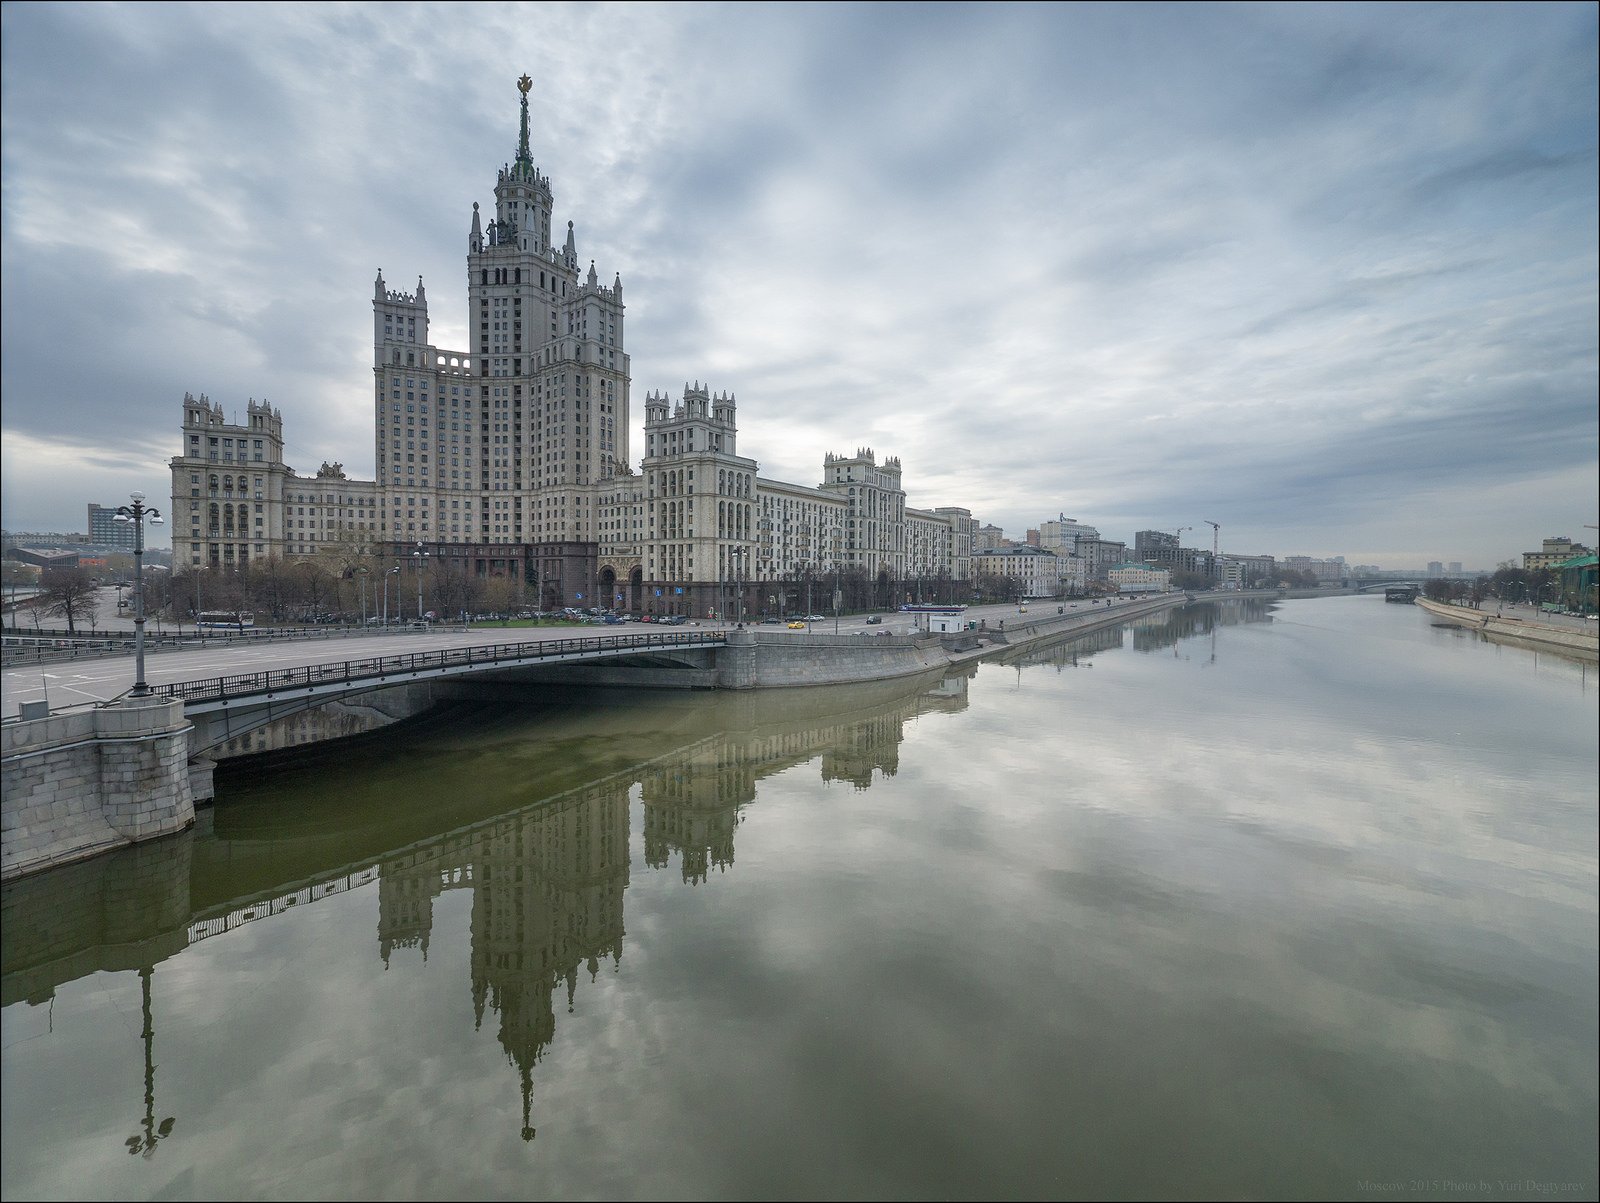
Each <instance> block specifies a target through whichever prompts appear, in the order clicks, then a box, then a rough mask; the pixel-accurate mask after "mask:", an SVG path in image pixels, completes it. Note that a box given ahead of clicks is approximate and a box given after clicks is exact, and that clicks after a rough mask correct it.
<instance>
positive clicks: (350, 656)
mask: <svg viewBox="0 0 1600 1203" xmlns="http://www.w3.org/2000/svg"><path fill="white" fill-rule="evenodd" d="M1057 604H1060V603H1055V602H1048V603H1034V604H1032V605H1030V606H1029V613H1028V614H1027V615H1023V614H1020V613H1019V612H1018V610H1017V607H1016V606H1014V605H1005V606H974V607H971V608H969V609H968V610H967V617H968V618H969V619H970V620H973V621H977V620H984V621H987V622H988V623H990V625H996V624H998V623H999V622H1001V621H1003V620H1005V619H1007V618H1012V619H1017V618H1022V617H1037V616H1039V615H1041V614H1044V613H1048V612H1050V611H1051V610H1053V608H1054V607H1055V606H1056V605H1057ZM1065 605H1066V606H1067V607H1068V609H1069V611H1070V610H1072V609H1091V608H1094V607H1093V606H1092V605H1091V603H1089V602H1087V601H1083V602H1075V603H1074V602H1067V603H1065ZM1102 608H1103V607H1102ZM882 617H883V622H882V623H881V624H870V625H869V624H868V623H867V620H866V615H851V616H847V617H841V618H840V619H839V623H838V630H839V632H840V633H841V634H848V633H853V632H856V631H871V632H879V631H883V632H887V633H892V634H907V633H909V632H910V631H911V630H912V627H913V624H912V622H911V620H910V619H909V618H907V617H906V616H905V615H902V614H898V613H893V612H889V611H885V612H883V615H882ZM128 625H129V626H130V627H131V625H132V624H131V623H129V624H128ZM733 625H735V624H732V623H720V622H700V623H691V624H689V625H686V626H682V627H657V626H656V625H655V624H653V623H636V622H630V623H622V624H620V625H616V626H576V627H502V626H500V625H499V624H497V623H481V624H474V625H472V626H471V627H468V628H466V629H465V630H463V629H462V628H460V627H443V626H441V627H435V628H434V629H432V630H428V631H397V632H392V633H391V632H383V633H374V634H359V635H355V636H353V637H351V638H348V639H319V640H314V641H311V640H308V641H305V642H301V641H298V640H273V641H272V642H270V643H266V642H264V643H261V644H255V645H251V644H240V643H229V644H221V643H219V644H217V645H216V646H213V647H203V648H194V649H192V650H191V649H183V650H163V651H159V652H155V651H152V652H149V653H147V654H146V655H145V680H146V681H147V682H149V683H150V684H151V685H170V684H174V683H176V682H179V681H200V680H205V679H206V678H208V677H221V676H226V675H228V674H231V673H249V672H266V671H268V670H270V669H278V668H298V667H300V666H302V665H307V664H330V663H338V662H340V661H343V660H365V659H369V658H372V657H377V656H400V655H406V654H408V653H412V652H425V651H432V650H435V649H438V648H451V647H477V646H482V645H484V644H492V643H520V642H526V641H533V640H546V639H571V638H574V637H583V636H590V635H620V634H625V633H627V632H639V633H649V632H652V631H656V630H662V631H690V630H697V629H698V630H725V629H727V628H729V627H731V626H733ZM751 625H756V626H758V627H759V629H760V630H762V631H764V632H779V633H785V632H787V631H788V627H787V626H785V625H783V624H781V623H780V624H777V625H768V624H751ZM101 629H102V630H103V629H105V628H103V627H102V628H101ZM151 629H153V628H148V627H147V630H151ZM808 630H815V631H817V632H820V633H827V634H831V633H832V632H833V630H834V621H833V619H832V618H828V619H825V620H824V621H822V622H818V623H812V624H810V626H809V627H808ZM23 633H24V634H26V631H24V632H23ZM796 633H797V634H798V633H799V632H796ZM133 678H134V658H133V657H132V656H131V655H130V656H108V657H105V658H104V659H98V660H83V661H76V662H67V663H59V664H42V665H28V666H26V667H21V668H8V669H6V670H5V671H4V673H3V674H0V714H4V716H5V717H7V718H11V717H14V716H15V715H16V714H17V713H18V711H19V708H20V706H21V704H22V703H23V702H31V701H41V700H47V701H48V702H49V703H50V708H51V709H52V710H61V709H65V708H67V707H70V706H82V705H88V704H91V703H94V702H105V701H110V700H111V699H112V698H115V697H118V696H119V695H121V694H123V693H125V692H127V690H128V689H129V688H130V687H131V686H132V684H133Z"/></svg>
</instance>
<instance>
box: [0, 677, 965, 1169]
mask: <svg viewBox="0 0 1600 1203" xmlns="http://www.w3.org/2000/svg"><path fill="white" fill-rule="evenodd" d="M966 701H967V677H966V676H963V675H951V676H948V677H944V678H942V679H941V678H932V679H929V678H922V679H918V680H916V681H913V682H910V683H907V682H890V683H885V684H880V685H869V686H859V687H851V688H847V689H836V690H826V691H818V690H808V691H792V692H789V691H785V692H768V693H762V694H758V695H755V696H753V697H729V696H728V695H718V696H716V697H707V696H705V695H696V696H694V697H681V698H674V697H665V698H663V697H660V696H655V697H651V698H650V699H649V701H648V703H646V704H640V703H638V702H637V700H635V699H628V698H622V697H613V696H610V695H606V694H603V693H602V694H598V695H596V694H584V693H582V692H581V691H572V692H571V693H569V694H565V695H563V696H561V697H560V698H559V700H558V704H556V705H554V706H550V707H540V708H531V709H527V710H523V711H506V710H504V709H502V708H494V709H491V708H486V707H478V706H472V705H466V706H458V707H455V708H453V709H451V710H449V711H447V712H445V713H443V714H441V715H439V716H436V717H435V718H434V719H433V720H432V725H431V727H424V728H422V729H421V730H420V731H418V730H416V729H410V734H411V736H412V738H413V742H412V743H411V744H410V746H408V747H406V748H404V749H403V750H398V751H397V749H396V748H394V747H393V746H392V744H386V743H382V742H379V741H374V742H373V743H372V744H371V745H370V746H368V747H366V748H361V747H359V746H357V747H350V746H344V745H341V746H340V747H338V748H325V749H321V750H320V752H319V751H318V750H311V751H309V753H307V752H302V753H301V754H300V755H299V756H297V757H295V758H293V759H284V758H282V757H278V758H271V757H269V758H265V759H264V760H263V759H262V758H256V759H254V760H245V761H232V762H229V763H228V764H227V765H226V766H225V767H224V768H222V769H219V785H218V797H219V799H221V800H222V801H221V804H220V805H219V806H218V807H216V808H215V809H214V810H211V811H207V812H203V817H202V820H201V822H200V823H199V824H197V826H196V828H195V829H193V830H191V831H188V832H183V833H180V834H178V835H176V836H173V837H170V838H168V839H164V840H160V841H157V842H155V843H150V844H144V845H140V846H137V847H134V848H130V849H127V850H124V851H122V852H120V853H117V854H114V855H111V856H106V857H102V858H99V859H97V860H94V861H89V862H86V863H83V864H79V865H73V866H70V867H67V868H64V869H61V870H58V871H55V872H52V873H45V874H39V875H35V876H32V877H27V878H23V879H21V880H20V881H17V882H14V883H12V884H11V885H8V886H7V887H5V890H4V900H3V918H4V924H3V928H0V933H3V940H4V965H5V969H4V973H3V974H0V988H3V1003H4V1005H6V1006H9V1005H11V1004H12V1003H13V1002H18V1001H26V1002H28V1003H30V1004H33V1005H36V1006H38V1005H47V1004H48V1003H49V1002H50V1001H51V1000H52V998H53V997H54V992H55V990H56V989H57V988H59V987H60V986H63V985H65V984H66V983H68V982H72V981H75V980H77V979H79V978H81V977H84V976H87V975H88V974H91V973H95V972H101V971H107V970H136V971H137V972H138V974H139V976H140V980H141V986H142V990H143V997H144V1020H145V1026H144V1052H145V1071H146V1072H145V1082H146V1090H145V1117H144V1122H143V1127H142V1131H141V1133H140V1134H138V1135H136V1136H133V1137H129V1138H128V1139H127V1141H126V1144H127V1147H128V1149H129V1151H130V1152H131V1153H143V1154H144V1155H145V1156H146V1157H148V1156H150V1154H151V1153H152V1152H153V1151H154V1150H155V1148H156V1146H157V1144H158V1143H159V1142H160V1141H162V1140H164V1139H165V1138H167V1137H168V1136H170V1135H171V1133H172V1131H173V1127H174V1124H175V1120H174V1119H173V1118H170V1117H169V1118H166V1119H163V1120H161V1121H160V1122H159V1124H158V1123H157V1121H156V1119H155V1111H156V1108H155V1091H154V1074H155V1063H154V1061H153V1058H152V1049H153V1042H154V1035H155V1029H154V1020H153V1017H152V1013H151V1004H150V985H151V979H152V976H153V972H154V970H155V967H156V966H158V965H159V964H161V963H162V962H164V961H167V960H168V959H170V958H172V957H173V956H175V955H177V954H178V953H180V952H182V951H184V950H185V949H186V948H189V947H192V946H194V945H196V944H198V943H200V942H201V941H204V940H208V939H212V938H215V937H219V936H224V935H226V934H227V933H229V932H232V931H234V930H237V929H238V928H240V927H242V926H244V925H246V924H253V923H257V922H260V921H262V920H267V919H271V918H272V917H274V916H276V915H281V914H284V913H286V912H288V911H290V910H294V909H299V908H304V907H307V906H311V905H314V904H316V903H317V902H319V901H321V900H323V899H325V898H330V897H333V896H335V895H340V894H345V893H348V892H349V891H351V890H355V889H360V888H362V887H365V886H369V885H372V884H374V883H376V884H377V887H378V891H377V904H378V925H377V933H376V942H375V951H376V955H377V956H378V957H379V958H380V959H381V961H382V962H383V966H384V968H385V969H388V968H389V967H390V965H391V961H392V959H393V958H394V956H395V955H396V954H397V953H403V952H407V951H410V952H415V953H416V954H417V955H418V956H419V957H420V958H421V959H422V960H423V961H425V960H426V959H427V957H428V952H429V946H430V943H431V941H432V940H433V938H434V934H435V923H434V914H435V907H436V904H437V903H438V901H439V899H440V898H441V896H442V895H444V894H445V893H447V892H449V891H454V890H467V891H470V893H471V903H470V907H471V919H470V926H469V932H470V944H471V949H470V961H469V964H470V990H471V996H472V1009H473V1015H474V1025H475V1029H476V1030H481V1029H482V1028H483V1026H484V1023H485V1021H486V1020H488V1021H489V1022H491V1023H492V1025H493V1027H494V1030H495V1035H496V1038H497V1040H498V1041H499V1044H500V1046H501V1048H502V1050H503V1051H504V1053H505V1055H506V1058H507V1060H508V1062H509V1063H510V1065H511V1066H512V1067H514V1069H515V1072H516V1074H517V1077H518V1080H519V1084H520V1089H521V1096H522V1117H521V1128H520V1131H521V1136H522V1138H523V1139H524V1140H530V1141H531V1140H533V1139H534V1137H535V1135H536V1127H535V1125H534V1123H533V1118H532V1112H533V1097H534V1067H535V1066H536V1065H537V1064H538V1063H539V1061H540V1060H541V1059H542V1058H543V1056H544V1054H545V1050H546V1049H547V1048H548V1047H549V1046H550V1044H551V1042H552V1041H553V1040H554V1039H555V1035H556V1011H555V1006H556V1004H555V999H556V996H557V994H558V993H559V992H562V991H564V992H565V995H566V1007H567V1010H568V1012H572V1011H573V1010H574V1009H575V1006H576V997H577V991H578V985H579V981H580V977H581V976H582V975H585V974H586V975H587V976H588V978H589V980H590V981H591V982H592V981H593V980H594V979H595V977H596V975H597V974H598V972H599V969H600V966H601V964H602V962H605V961H610V962H611V963H612V965H613V966H614V967H615V966H620V964H621V959H622V952H623V936H624V932H625V928H624V923H623V896H624V892H625V891H626V889H627V887H628V881H629V870H630V863H629V856H630V850H629V836H630V831H629V806H630V799H631V798H632V797H633V796H634V795H635V791H636V790H637V796H638V798H639V800H640V801H641V803H642V811H643V827H644V832H643V835H644V839H643V845H644V853H643V859H644V863H645V864H646V865H647V866H648V867H650V868H652V869H666V868H668V867H669V866H670V865H671V863H672V861H673V859H674V858H676V859H677V860H678V863H679V867H680V873H681V877H682V880H683V881H684V882H685V883H688V884H690V885H699V884H702V883H704V882H705V881H706V880H707V879H708V877H709V876H710V875H711V873H712V872H713V871H718V870H725V869H727V868H728V867H730V866H731V865H732V864H733V862H734V854H735V850H734V834H735V831H736V829H737V828H738V825H739V822H740V811H741V808H742V807H743V806H745V805H746V804H747V803H749V802H752V801H754V800H755V798H756V794H757V785H758V783H759V782H760V781H761V780H762V779H763V778H766V777H769V776H771V775H773V774H776V773H780V772H785V771H787V770H790V769H792V768H795V767H797V766H801V765H805V764H808V763H811V762H815V763H816V765H817V772H818V775H819V777H820V779H821V780H822V781H823V782H825V783H834V782H838V783H845V784H848V785H849V786H850V787H851V788H853V789H856V790H865V789H867V788H869V787H870V786H871V785H872V783H873V781H874V780H877V779H882V778H887V777H893V776H894V775H895V773H896V771H897V769H898V765H899V748H900V744H901V742H902V740H903V738H904V735H905V724H906V723H907V722H908V721H910V720H914V719H915V718H916V717H917V716H918V715H920V714H923V713H927V712H953V711H959V710H962V709H964V708H965V706H966ZM624 733H625V737H624ZM579 744H581V745H582V747H581V748H580V747H579V746H578V745H579ZM613 744H615V745H616V746H614V747H613V746H611V745H613ZM641 748H643V749H644V750H645V751H646V752H647V753H653V754H650V755H648V756H647V758H646V759H644V760H642V761H640V760H638V759H637V757H638V754H639V750H640V749H641ZM622 757H626V758H631V759H633V761H634V762H633V763H630V764H628V765H626V767H620V768H619V767H617V764H616V761H617V759H618V758H622ZM463 760H465V761H466V762H467V763H468V767H467V768H466V769H465V770H463V768H462V761H463ZM263 764H265V765H269V766H270V765H274V764H275V765H276V769H275V770H273V769H270V768H269V769H267V770H266V771H263V768H262V765H263ZM596 774H598V775H596ZM586 776H587V777H590V778H591V779H589V780H587V781H582V780H579V779H581V778H583V777H586ZM575 781H577V783H574V782H575ZM463 782H470V783H471V787H472V788H471V790H470V791H463V790H462V788H461V787H462V784H463ZM549 791H554V792H549ZM480 816H483V817H480ZM463 818H465V819H466V820H467V821H465V822H459V824H458V825H456V826H451V827H448V828H447V829H444V830H441V829H440V828H441V826H443V825H445V824H448V823H450V822H452V821H457V820H461V819H463ZM63 900H68V904H67V905H65V906H63Z"/></svg>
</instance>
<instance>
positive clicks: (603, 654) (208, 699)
mask: <svg viewBox="0 0 1600 1203" xmlns="http://www.w3.org/2000/svg"><path fill="white" fill-rule="evenodd" d="M725 642H726V636H725V635H724V634H723V633H722V632H720V631H675V632H671V633H666V632H662V633H660V634H657V633H654V632H652V633H650V634H638V635H596V636H590V637H587V638H579V639H538V640H527V641H524V642H519V643H493V644H479V645H474V646H468V647H452V648H440V649H437V650H434V651H426V652H408V653H406V654H404V655H399V656H372V657H366V658H364V659H359V660H340V661H335V662H333V663H327V664H306V665H300V666H298V667H294V668H277V669H268V670H266V671H264V672H254V673H232V674H229V675H227V676H222V677H210V678H206V679H204V680H198V681H177V682H173V683H171V684H167V685H158V686H155V687H154V689H155V692H156V694H157V695H158V696H160V697H163V698H175V699H178V700H181V701H183V702H184V703H185V704H186V707H187V708H188V709H189V710H191V711H194V710H196V709H205V708H207V707H206V704H207V703H210V704H211V705H212V706H218V705H226V704H227V703H229V702H232V701H241V700H245V699H249V698H257V697H267V698H270V697H273V696H275V695H277V694H280V693H284V692H290V691H295V692H298V691H304V690H317V691H318V692H324V691H326V688H327V687H328V686H334V687H336V688H338V689H340V690H341V691H342V689H343V688H344V687H347V686H366V685H372V684H378V683H382V682H386V681H389V680H391V679H392V678H394V677H405V678H407V679H412V680H415V679H418V678H421V677H433V676H442V675H446V674H451V673H460V672H469V671H477V670H481V669H486V668H494V667H497V666H498V667H511V666H513V665H517V664H535V663H539V662H546V661H552V660H573V659H588V658H591V657H592V658H609V657H613V656H620V655H628V654H630V653H637V652H654V651H682V650H684V649H687V648H703V647H721V646H722V645H723V644H724V643H725Z"/></svg>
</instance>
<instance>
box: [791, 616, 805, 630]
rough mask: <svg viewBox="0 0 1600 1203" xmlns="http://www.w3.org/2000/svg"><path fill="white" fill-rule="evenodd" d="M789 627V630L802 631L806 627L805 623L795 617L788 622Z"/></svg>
mask: <svg viewBox="0 0 1600 1203" xmlns="http://www.w3.org/2000/svg"><path fill="white" fill-rule="evenodd" d="M789 629H790V630H791V631H803V630H805V629H806V624H805V623H803V622H801V621H800V620H799V619H798V618H797V619H795V620H794V621H793V622H791V623H790V624H789Z"/></svg>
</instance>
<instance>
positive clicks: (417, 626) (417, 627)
mask: <svg viewBox="0 0 1600 1203" xmlns="http://www.w3.org/2000/svg"><path fill="white" fill-rule="evenodd" d="M406 625H407V626H408V627H410V628H411V629H412V630H413V631H426V630H427V629H428V624H427V623H426V622H424V621H423V620H422V619H420V618H413V619H412V620H411V621H410V622H408V623H407V624H406Z"/></svg>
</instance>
